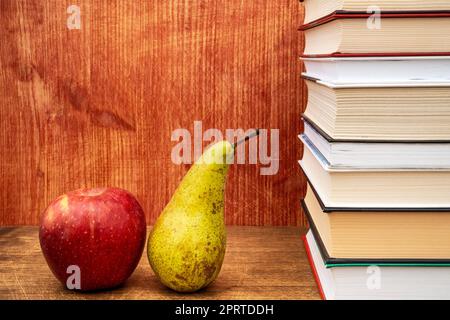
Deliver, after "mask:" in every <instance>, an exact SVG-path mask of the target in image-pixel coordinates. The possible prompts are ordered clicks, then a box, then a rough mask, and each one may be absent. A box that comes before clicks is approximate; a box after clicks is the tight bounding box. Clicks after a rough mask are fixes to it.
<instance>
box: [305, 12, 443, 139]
mask: <svg viewBox="0 0 450 320" xmlns="http://www.w3.org/2000/svg"><path fill="white" fill-rule="evenodd" d="M449 20H450V19H449ZM449 38H450V37H449ZM306 85H307V87H308V103H307V107H306V110H305V113H304V117H305V118H307V119H308V120H309V121H310V122H311V123H314V124H315V125H316V126H318V127H319V128H320V129H321V130H322V131H324V132H325V133H326V134H327V135H328V136H329V137H331V138H332V139H336V140H343V141H344V140H346V141H355V140H359V141H383V142H385V141H411V140H414V141H450V108H448V106H449V105H450V82H444V83H421V84H417V83H397V84H365V85H364V84H347V85H337V84H334V83H329V82H324V81H321V80H317V79H311V78H308V79H306Z"/></svg>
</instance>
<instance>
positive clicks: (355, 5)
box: [301, 0, 450, 24]
mask: <svg viewBox="0 0 450 320" xmlns="http://www.w3.org/2000/svg"><path fill="white" fill-rule="evenodd" d="M301 2H303V5H304V7H305V23H306V24H307V23H310V22H313V21H314V20H317V19H320V18H322V17H324V16H327V15H330V14H332V13H334V12H347V13H366V12H367V9H368V8H371V7H373V6H376V7H377V8H378V9H380V10H381V11H382V12H391V13H397V12H409V13H414V12H445V11H450V0H427V1H423V0H421V1H419V0H411V1H405V0H376V1H374V0H301Z"/></svg>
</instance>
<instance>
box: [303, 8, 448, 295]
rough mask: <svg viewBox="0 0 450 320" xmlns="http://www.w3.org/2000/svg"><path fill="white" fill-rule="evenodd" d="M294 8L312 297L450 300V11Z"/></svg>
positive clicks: (304, 205)
mask: <svg viewBox="0 0 450 320" xmlns="http://www.w3.org/2000/svg"><path fill="white" fill-rule="evenodd" d="M303 4H304V7H305V24H304V25H303V26H302V27H301V28H300V29H301V30H302V31H303V32H304V33H305V41H306V44H305V51H304V54H303V55H302V60H303V61H304V63H305V69H306V72H305V73H303V77H304V78H305V81H306V84H307V87H308V104H307V107H306V110H305V112H304V114H303V121H304V133H303V134H301V135H300V139H301V141H302V142H303V144H304V154H303V158H302V160H301V161H300V165H301V168H302V170H303V172H304V174H305V175H306V177H307V180H308V186H307V194H306V196H305V199H304V200H303V201H302V205H303V208H304V212H305V213H306V215H307V218H308V220H309V224H310V230H309V231H308V233H307V235H306V237H305V238H304V242H305V247H306V251H307V253H308V256H309V259H310V263H311V265H312V269H313V271H314V274H315V275H316V279H317V282H318V284H319V287H320V290H321V293H322V296H323V298H325V299H450V0H427V1H404V0H379V1H371V0H365V1H354V0H340V1H336V0H305V1H304V2H303ZM374 4H376V5H377V6H378V7H374Z"/></svg>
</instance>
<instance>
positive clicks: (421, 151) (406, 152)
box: [299, 119, 450, 169]
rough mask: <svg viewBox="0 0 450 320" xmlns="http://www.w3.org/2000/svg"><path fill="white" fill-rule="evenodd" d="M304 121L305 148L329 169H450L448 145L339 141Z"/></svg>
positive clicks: (303, 136) (302, 138) (449, 146)
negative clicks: (314, 153) (311, 151)
mask: <svg viewBox="0 0 450 320" xmlns="http://www.w3.org/2000/svg"><path fill="white" fill-rule="evenodd" d="M303 120H304V121H303V122H304V133H303V134H301V135H299V138H300V140H301V141H302V142H303V143H304V144H308V145H313V146H314V147H315V148H316V149H317V151H318V152H319V153H320V154H321V155H322V156H323V157H324V158H325V160H326V162H327V163H328V164H329V166H330V168H332V169H339V168H342V169H352V168H353V169H450V143H449V142H447V143H417V142H405V143H402V142H391V143H379V142H361V141H354V142H352V141H343V142H341V141H339V140H333V139H331V138H330V137H327V136H326V135H325V134H324V133H323V132H321V130H320V128H316V127H314V124H311V123H309V122H308V121H307V120H306V119H303Z"/></svg>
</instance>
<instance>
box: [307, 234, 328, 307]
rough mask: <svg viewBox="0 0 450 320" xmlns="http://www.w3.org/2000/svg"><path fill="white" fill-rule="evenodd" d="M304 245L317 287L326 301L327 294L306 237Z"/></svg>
mask: <svg viewBox="0 0 450 320" xmlns="http://www.w3.org/2000/svg"><path fill="white" fill-rule="evenodd" d="M302 240H303V244H304V246H305V251H306V255H307V256H308V261H309V265H310V266H311V271H312V273H313V275H314V279H315V280H316V283H317V286H318V288H319V293H320V297H321V298H322V300H326V298H325V294H324V292H323V289H322V284H321V283H320V279H319V274H318V273H317V269H316V266H315V265H314V260H313V257H312V255H311V249H310V248H309V244H308V240H307V239H306V236H305V235H303V236H302Z"/></svg>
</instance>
